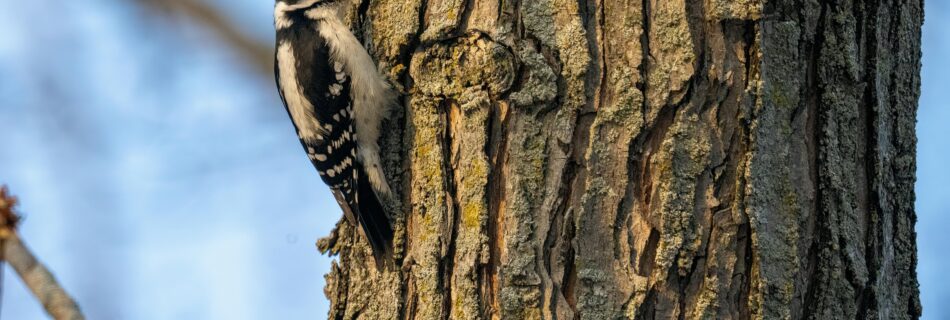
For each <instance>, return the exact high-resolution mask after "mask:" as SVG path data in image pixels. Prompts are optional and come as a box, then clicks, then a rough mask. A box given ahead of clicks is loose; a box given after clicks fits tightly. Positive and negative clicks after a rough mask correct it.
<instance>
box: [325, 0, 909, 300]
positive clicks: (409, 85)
mask: <svg viewBox="0 0 950 320" xmlns="http://www.w3.org/2000/svg"><path fill="white" fill-rule="evenodd" d="M347 10H348V17H349V20H350V21H352V24H353V29H354V30H356V33H357V34H358V35H359V36H361V37H363V39H364V43H366V44H367V47H368V48H369V49H370V51H371V52H372V54H373V55H374V56H375V57H376V58H377V59H378V61H379V64H380V66H381V68H382V70H384V71H385V72H386V73H387V74H388V76H390V77H391V79H392V81H393V82H394V83H397V84H398V86H400V88H399V89H400V91H401V92H402V93H403V94H404V100H403V106H404V108H402V109H400V110H399V111H397V112H396V114H395V116H394V117H393V120H392V121H390V122H389V123H387V124H386V128H387V132H391V133H392V134H390V135H387V136H386V137H385V138H384V140H385V141H384V143H383V145H384V149H386V152H387V155H386V156H387V159H386V162H387V169H388V171H387V175H388V176H389V178H390V179H391V181H393V183H392V185H393V186H394V187H395V188H396V189H397V190H398V191H400V192H401V195H402V198H401V199H399V201H398V202H400V203H391V204H390V205H391V206H392V207H393V208H395V209H394V211H395V212H397V213H396V217H395V220H396V222H395V229H396V233H397V235H396V241H395V242H396V263H395V266H390V267H389V268H387V269H386V270H385V271H384V272H378V271H377V270H376V268H375V266H374V264H373V263H372V257H371V255H370V252H369V249H368V247H367V245H366V243H365V240H364V239H363V238H362V237H361V236H360V235H359V234H358V233H355V231H354V229H353V228H352V227H351V226H350V225H348V224H347V223H344V222H341V223H339V224H338V227H337V228H336V229H335V230H334V231H333V233H332V234H331V235H330V236H329V237H327V238H325V239H322V240H321V241H320V244H319V245H320V247H321V249H322V250H323V251H325V252H327V251H329V252H330V253H332V254H338V255H339V260H338V262H336V263H334V265H333V269H332V272H331V273H330V274H328V275H327V276H326V278H327V287H326V289H325V291H326V294H327V296H328V297H329V299H330V301H331V310H330V315H329V317H330V318H332V319H574V318H578V319H616V318H639V319H675V318H684V319H716V318H732V319H746V318H756V319H805V318H807V319H855V318H858V319H867V318H880V319H901V318H917V317H919V315H920V313H921V307H920V303H919V300H918V289H917V278H916V271H915V268H916V243H915V241H916V240H915V232H914V223H915V221H916V217H915V213H914V189H913V187H914V179H915V176H914V174H915V144H916V138H915V133H914V125H915V117H916V109H917V99H918V95H919V89H918V87H919V84H920V77H919V71H920V27H921V23H922V18H923V12H922V3H921V1H920V0H911V1H893V0H892V1H873V0H853V1H847V0H845V1H827V0H821V1H819V0H810V1H805V0H777V1H768V2H767V3H763V2H762V1H757V0H741V1H733V0H642V1H641V0H637V1H630V0H579V1H578V0H531V1H523V2H520V1H503V0H364V1H363V2H362V3H361V4H353V5H352V6H351V7H348V9H347Z"/></svg>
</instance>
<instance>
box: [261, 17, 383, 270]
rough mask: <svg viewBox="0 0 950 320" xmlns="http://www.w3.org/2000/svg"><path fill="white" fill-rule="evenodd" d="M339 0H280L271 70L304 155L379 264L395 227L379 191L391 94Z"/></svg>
mask: <svg viewBox="0 0 950 320" xmlns="http://www.w3.org/2000/svg"><path fill="white" fill-rule="evenodd" d="M343 2H344V1H339V0H336V1H335V0H278V1H277V3H276V5H275V7H274V24H275V27H276V29H277V54H276V61H275V67H274V72H275V75H276V78H277V88H278V91H279V92H280V97H281V100H282V101H283V103H284V107H286V109H287V113H288V114H289V115H290V119H291V120H292V121H293V123H294V127H295V128H296V129H297V136H298V137H299V138H300V143H301V144H302V145H303V147H304V150H306V151H307V156H308V157H309V158H310V161H311V162H312V163H313V165H314V167H316V168H317V171H319V173H320V177H321V178H323V181H324V182H326V184H327V185H329V186H330V190H332V191H333V196H334V197H336V200H337V202H339V204H340V207H342V208H343V213H344V215H345V216H346V218H347V220H349V221H350V223H352V224H354V225H356V226H360V227H361V229H362V231H363V234H364V235H365V236H366V238H367V239H368V240H369V243H370V246H371V247H372V249H373V256H374V257H375V260H376V263H377V266H379V265H381V264H382V261H383V257H386V256H390V255H391V252H392V251H391V250H392V238H393V231H392V227H391V226H390V222H389V214H388V213H387V212H386V210H385V207H384V206H383V205H382V204H381V202H380V199H387V198H389V197H391V191H390V188H389V185H388V183H387V182H386V177H385V175H383V171H382V167H381V163H380V156H379V145H378V143H377V140H378V139H379V133H380V132H379V131H380V123H381V121H382V120H383V119H384V118H385V117H386V116H387V114H388V111H389V109H390V108H391V106H392V105H393V103H394V101H395V96H394V94H393V91H392V89H391V87H390V86H389V83H388V82H386V80H385V78H384V77H383V76H382V75H381V74H380V73H379V72H378V71H377V69H376V64H375V63H374V62H373V59H372V58H371V57H370V56H369V53H367V52H366V49H365V48H363V46H362V44H361V43H360V42H359V40H357V39H356V37H355V36H354V35H353V33H351V32H350V30H349V28H347V26H346V25H344V24H343V22H342V18H341V14H340V9H341V6H342V5H343Z"/></svg>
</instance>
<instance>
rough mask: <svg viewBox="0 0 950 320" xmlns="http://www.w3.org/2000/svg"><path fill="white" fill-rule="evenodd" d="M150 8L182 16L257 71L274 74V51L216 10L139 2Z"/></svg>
mask: <svg viewBox="0 0 950 320" xmlns="http://www.w3.org/2000/svg"><path fill="white" fill-rule="evenodd" d="M136 1H137V2H139V3H141V4H142V5H144V6H145V7H146V8H149V9H152V10H154V11H156V12H158V13H160V14H163V15H180V16H185V17H187V18H190V19H191V20H194V21H195V22H197V23H199V24H202V25H204V26H205V27H207V29H208V30H210V31H211V32H213V33H214V34H215V35H217V36H218V37H219V38H221V39H222V40H224V41H225V42H226V43H227V44H228V45H230V46H232V47H234V48H235V49H237V51H238V52H239V53H240V54H241V55H243V56H244V57H245V58H246V59H247V60H248V61H249V62H251V64H252V65H253V66H254V69H255V70H257V71H259V72H261V73H263V74H265V75H269V74H271V73H272V72H273V70H274V69H273V63H274V61H273V59H274V58H273V49H272V48H271V46H269V45H266V44H263V43H260V42H259V41H257V40H255V39H253V38H251V37H250V36H248V35H247V34H244V33H243V32H241V31H240V30H239V29H238V28H237V27H236V26H235V25H234V24H233V23H232V22H231V21H230V20H228V18H226V17H225V16H224V15H222V14H221V13H220V12H218V10H217V9H215V8H214V7H213V6H211V5H209V4H207V3H206V2H204V1H200V0H175V1H168V0H136Z"/></svg>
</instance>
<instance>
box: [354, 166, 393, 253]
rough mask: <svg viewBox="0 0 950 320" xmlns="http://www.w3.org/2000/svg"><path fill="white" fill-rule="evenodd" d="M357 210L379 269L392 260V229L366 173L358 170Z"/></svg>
mask: <svg viewBox="0 0 950 320" xmlns="http://www.w3.org/2000/svg"><path fill="white" fill-rule="evenodd" d="M357 179H358V180H357V183H356V186H357V188H358V189H357V200H356V201H357V208H358V209H357V210H358V211H359V212H358V213H357V214H356V215H357V219H359V224H360V227H362V228H363V234H364V235H365V236H366V239H367V240H369V245H370V247H372V249H373V258H374V259H375V260H376V268H377V269H381V268H382V267H383V265H384V264H385V262H386V261H387V260H390V259H392V256H393V255H392V244H393V229H392V226H390V224H389V215H388V214H387V213H386V209H385V207H383V204H382V203H380V201H379V197H378V196H377V195H376V191H374V190H373V187H372V185H371V184H370V182H369V179H368V177H367V174H366V172H364V171H363V170H362V168H360V172H359V173H358V178H357Z"/></svg>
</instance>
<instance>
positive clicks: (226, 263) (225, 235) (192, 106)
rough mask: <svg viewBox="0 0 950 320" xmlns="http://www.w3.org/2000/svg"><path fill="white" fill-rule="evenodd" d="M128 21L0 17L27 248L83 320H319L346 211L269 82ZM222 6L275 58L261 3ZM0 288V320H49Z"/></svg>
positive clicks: (34, 4)
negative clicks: (319, 244)
mask: <svg viewBox="0 0 950 320" xmlns="http://www.w3.org/2000/svg"><path fill="white" fill-rule="evenodd" d="M125 3H127V1H117V0H86V1H58V0H34V1H7V2H4V4H3V6H2V7H3V10H0V75H2V76H0V140H2V143H3V145H4V147H3V148H2V149H0V150H3V151H0V181H2V182H4V183H7V184H8V185H9V186H10V187H11V189H12V190H13V192H14V193H16V194H17V195H19V196H20V198H21V200H22V201H21V202H22V205H21V211H22V213H23V214H24V215H25V218H26V220H25V222H24V223H23V226H22V233H23V236H24V238H25V239H26V240H27V241H28V243H29V245H30V246H31V248H32V249H33V250H34V251H35V253H36V254H37V255H38V256H39V257H40V258H41V259H43V261H44V263H46V264H47V265H48V266H49V267H50V268H51V269H52V270H54V271H55V273H56V276H57V277H58V278H59V279H60V280H61V281H62V282H63V284H64V285H65V286H66V288H68V289H69V290H70V291H71V293H73V294H74V295H75V296H76V297H77V299H78V300H79V302H80V304H81V305H82V307H83V309H84V311H85V312H86V313H87V316H88V317H89V318H90V319H265V318H267V319H304V318H308V319H309V318H314V317H316V318H320V317H322V315H324V314H326V310H327V307H328V306H327V302H326V300H325V298H324V297H323V293H322V288H323V276H322V275H323V274H324V273H326V272H327V270H328V268H329V263H330V260H329V258H327V257H325V256H322V255H319V254H317V253H316V249H315V248H314V244H313V243H314V241H315V239H316V238H318V237H320V236H323V235H326V234H327V233H328V232H329V230H330V228H332V225H333V223H335V222H336V221H337V219H338V217H339V209H338V208H337V207H336V205H335V202H334V201H333V200H332V198H331V197H330V196H329V193H328V192H327V190H326V187H325V186H324V185H323V184H322V183H320V181H319V179H318V178H317V176H316V175H315V174H314V172H313V168H312V167H311V166H310V164H309V163H308V162H307V160H306V157H305V155H304V154H303V152H302V151H301V150H300V146H299V144H298V143H297V142H296V141H295V140H294V139H293V132H292V128H291V126H290V123H289V122H288V120H287V119H286V114H285V113H284V111H283V109H282V107H281V106H280V102H279V100H278V98H277V96H276V92H275V91H274V89H273V84H272V81H271V80H270V78H269V77H260V75H259V74H256V73H254V72H255V70H252V69H251V68H247V67H242V66H241V65H242V64H244V61H243V60H241V57H239V56H236V55H234V54H232V53H229V49H228V47H226V46H224V45H223V44H220V43H218V42H217V40H216V39H215V38H214V37H212V36H211V35H209V34H207V33H205V32H203V30H202V29H201V28H200V27H197V26H193V25H189V24H188V23H187V21H184V20H183V21H181V22H180V23H175V24H169V23H164V22H163V21H159V20H157V19H155V18H153V17H150V16H148V15H146V14H144V13H143V12H142V11H140V9H138V8H135V7H130V6H128V5H126V4H125ZM216 3H218V4H221V8H222V9H223V10H224V11H225V12H226V13H227V14H229V15H230V16H231V17H232V18H234V19H235V21H240V23H239V24H238V25H239V26H240V27H241V28H242V29H244V31H246V32H248V33H250V34H252V35H254V36H255V37H258V38H260V39H261V41H264V42H270V41H272V32H271V18H270V14H271V2H270V1H251V0H240V1H238V0H229V1H225V0H217V1H216ZM926 5H927V11H926V13H927V20H926V24H925V26H924V71H923V91H922V92H923V96H922V97H921V100H920V102H921V103H920V111H919V117H918V139H919V145H918V170H919V172H918V184H917V212H918V216H919V222H918V225H917V230H918V237H919V238H918V239H919V240H918V245H919V247H920V251H919V258H920V262H919V272H920V282H921V292H922V300H923V304H924V318H925V319H950V310H948V309H947V307H945V306H943V304H945V301H950V280H948V279H950V277H948V276H947V275H946V270H947V266H948V265H950V258H948V257H947V255H946V254H947V253H948V252H947V249H946V248H945V246H944V244H946V243H950V232H946V230H945V229H946V228H947V227H950V215H947V214H945V213H946V212H950V188H948V187H947V183H948V181H950V166H947V165H946V163H947V161H945V160H944V159H946V158H948V157H950V125H947V123H948V122H950V108H947V106H946V104H947V103H946V102H947V101H950V90H948V89H950V87H948V86H947V84H948V83H950V64H948V62H946V57H950V25H948V21H950V4H948V3H947V2H945V1H927V2H926ZM50 8H56V10H55V11H56V12H57V14H56V15H51V14H50V12H49V10H50ZM62 13H69V14H62ZM44 19H45V20H44ZM165 22H167V21H165ZM6 273H7V274H6V276H5V278H4V296H3V310H2V313H0V318H2V319H44V318H45V316H44V314H43V312H42V309H41V307H40V306H39V305H38V304H37V303H36V302H35V300H34V299H33V298H32V297H31V296H30V295H29V293H28V292H27V291H26V289H25V288H24V287H23V286H22V284H21V283H20V281H19V279H17V277H16V276H15V275H13V274H11V273H12V271H11V270H9V269H8V270H7V271H6ZM941 302H944V303H943V304H941Z"/></svg>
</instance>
